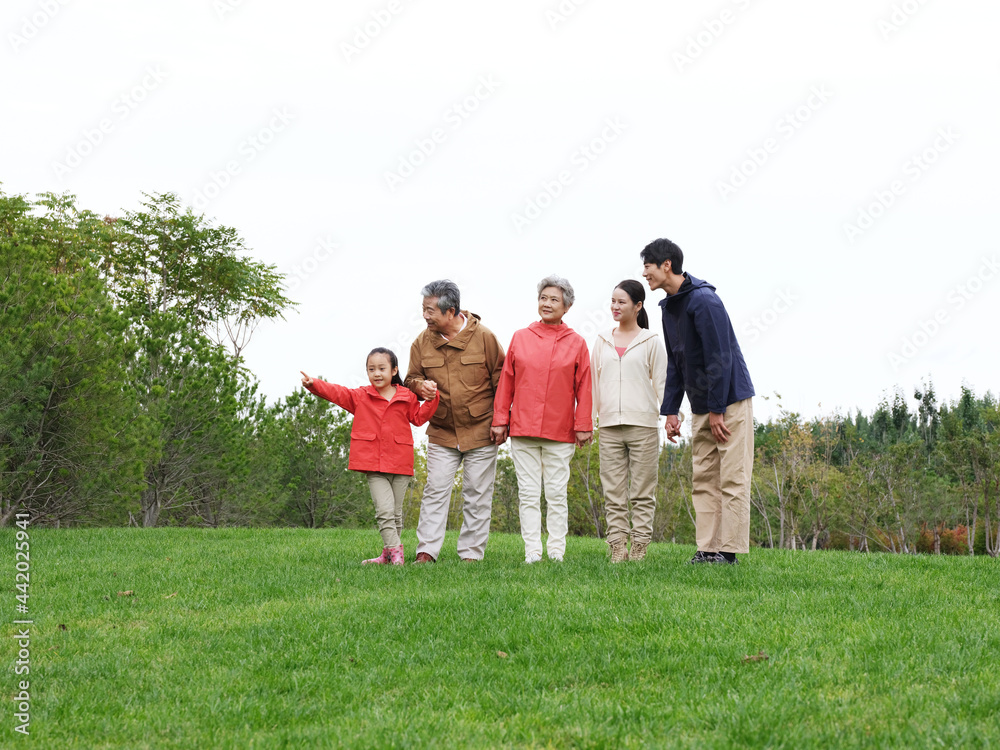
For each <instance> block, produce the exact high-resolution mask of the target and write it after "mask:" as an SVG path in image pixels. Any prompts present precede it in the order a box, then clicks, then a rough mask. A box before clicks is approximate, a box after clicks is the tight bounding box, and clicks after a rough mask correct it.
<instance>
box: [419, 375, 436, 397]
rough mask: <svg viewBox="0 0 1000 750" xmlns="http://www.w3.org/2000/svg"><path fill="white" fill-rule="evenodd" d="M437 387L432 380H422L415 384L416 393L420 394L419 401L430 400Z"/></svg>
mask: <svg viewBox="0 0 1000 750" xmlns="http://www.w3.org/2000/svg"><path fill="white" fill-rule="evenodd" d="M437 389H438V387H437V383H435V382H434V381H433V380H424V381H422V382H421V383H420V385H418V386H417V395H418V396H420V400H421V401H430V400H431V399H432V398H434V394H435V393H437Z"/></svg>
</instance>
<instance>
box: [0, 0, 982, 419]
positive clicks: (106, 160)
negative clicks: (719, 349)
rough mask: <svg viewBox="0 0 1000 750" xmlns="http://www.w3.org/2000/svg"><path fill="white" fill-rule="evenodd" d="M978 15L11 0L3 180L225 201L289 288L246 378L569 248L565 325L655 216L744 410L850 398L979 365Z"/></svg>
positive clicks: (113, 206) (489, 299) (915, 6)
mask: <svg viewBox="0 0 1000 750" xmlns="http://www.w3.org/2000/svg"><path fill="white" fill-rule="evenodd" d="M998 30H1000V4H998V3H996V2H994V1H993V0H951V2H947V3H945V2H942V1H941V0H905V2H899V1H898V0H889V1H883V0H863V1H862V0H845V1H844V2H838V3H825V2H823V3H820V2H802V0H797V1H796V2H793V1H792V0H718V1H715V0H713V1H712V2H700V1H699V2H685V3H680V2H653V1H652V0H619V1H618V2H614V3H612V2H609V1H608V0H585V1H581V0H562V2H559V1H558V0H552V1H551V2H545V1H543V2H527V1H525V0H510V1H509V2H504V3H473V2H468V0H466V2H458V0H375V1H374V2H360V1H359V2H354V1H351V0H349V1H346V2H341V3H336V4H327V3H318V2H304V1H301V0H299V1H296V0H289V1H286V2H282V3H277V2H265V1H264V0H172V1H171V2H170V3H166V2H161V3H137V2H134V1H131V0H130V1H126V0H120V1H114V0H90V1H89V2H86V1H85V0H7V1H6V2H5V3H4V4H3V8H2V10H0V32H2V33H3V37H2V39H0V57H2V58H3V61H2V65H0V84H2V91H3V92H4V107H5V109H6V111H7V115H6V116H5V117H3V118H2V119H0V143H2V144H3V150H2V162H0V183H2V185H0V187H2V189H3V190H4V192H6V193H8V194H26V195H28V196H31V195H33V194H36V193H39V192H48V191H52V192H69V193H71V194H74V195H76V196H77V199H78V204H79V205H80V206H81V207H83V208H87V209H89V210H91V211H94V212H97V213H100V214H110V215H116V214H119V215H120V214H121V213H123V212H124V211H126V210H129V209H135V208H138V206H139V204H140V202H141V200H142V194H143V193H144V192H145V193H164V192H173V193H176V194H178V195H179V196H180V198H181V200H182V201H183V202H184V203H185V204H187V205H190V206H192V207H193V208H194V210H195V211H197V212H198V213H203V214H205V215H206V216H207V217H210V218H211V220H212V221H213V222H215V223H218V224H222V225H226V226H230V227H234V228H236V229H237V230H238V231H239V233H240V234H241V236H242V237H243V238H244V240H245V241H246V244H247V247H248V248H249V249H250V252H251V254H252V255H253V256H254V257H255V258H257V259H260V260H263V261H264V262H266V263H269V264H273V265H274V266H275V267H276V268H277V269H278V270H279V271H280V272H282V273H284V274H286V275H287V283H288V288H289V292H288V294H289V296H290V297H291V298H292V299H294V300H295V302H296V303H297V306H296V307H295V308H294V309H293V310H291V311H289V312H288V314H287V315H286V317H285V319H284V320H275V321H269V322H266V323H264V324H262V325H261V326H260V327H259V328H258V330H257V331H256V333H255V334H254V337H253V339H252V341H251V342H250V344H249V346H248V347H247V348H246V350H245V352H244V355H245V361H246V365H247V367H248V368H249V369H250V370H251V371H252V372H253V373H254V374H255V375H256V376H257V378H258V379H259V380H260V384H261V391H262V392H263V393H264V394H266V395H267V396H268V398H269V400H272V401H273V400H275V399H278V398H281V397H283V396H285V395H287V394H289V393H291V392H292V391H293V390H294V389H295V388H296V387H298V381H299V377H300V376H299V374H298V372H299V370H300V369H301V370H305V371H306V372H309V373H310V374H312V375H317V376H318V375H322V376H324V377H325V378H326V379H327V380H330V381H333V382H339V383H344V384H348V385H361V384H363V383H365V382H366V381H365V375H364V365H365V356H366V354H367V352H368V351H369V350H370V349H372V348H373V347H375V346H388V347H390V348H392V349H394V350H395V351H396V352H397V354H398V355H399V357H400V364H401V366H402V368H403V369H405V367H406V359H407V354H408V350H409V344H410V342H412V340H413V338H414V337H415V336H416V335H417V334H418V333H419V332H420V331H421V330H422V329H423V322H422V320H421V318H420V305H421V297H420V289H421V287H422V286H423V285H424V284H426V283H427V282H429V281H432V280H435V279H440V278H450V279H452V280H453V281H455V282H456V283H457V284H458V285H459V287H460V289H461V292H462V306H463V307H464V308H466V309H468V310H470V311H472V312H474V313H476V314H478V315H480V316H481V317H482V320H483V324H484V325H486V326H487V327H489V328H490V329H491V330H493V331H494V333H496V335H497V337H498V338H499V339H500V341H501V342H502V343H503V344H504V345H505V346H506V344H507V343H508V342H509V341H510V337H511V335H512V334H513V332H514V331H515V330H517V329H518V328H523V327H525V326H527V325H528V324H530V323H531V322H533V321H534V320H537V318H538V316H537V305H536V302H535V298H536V284H537V282H538V281H539V280H540V279H542V278H543V277H545V276H547V275H548V274H551V273H556V274H559V275H561V276H564V277H566V278H568V279H569V280H570V282H571V283H572V284H573V286H574V287H575V290H576V303H575V305H574V306H573V307H572V309H571V310H570V311H569V313H568V314H567V315H566V318H565V322H566V323H567V324H569V325H570V326H571V327H573V328H574V329H575V330H577V331H579V332H580V333H581V334H583V335H584V337H585V338H586V339H587V341H588V343H591V342H593V340H594V338H595V336H596V333H597V332H598V331H599V330H601V329H607V328H610V327H611V326H612V320H611V316H610V311H609V299H610V295H611V292H612V290H613V288H614V287H615V285H616V284H617V283H618V282H619V281H621V280H622V279H625V278H636V279H641V276H640V274H641V270H642V267H641V261H640V259H639V252H640V251H641V250H642V248H643V247H644V246H645V245H646V244H648V243H649V242H651V241H652V240H654V239H656V238H658V237H667V238H670V239H671V240H673V241H674V242H676V243H677V244H678V245H679V246H680V247H681V248H682V249H683V251H684V253H685V264H684V267H685V270H686V271H688V272H689V273H691V274H692V275H694V276H696V277H698V278H701V279H705V280H707V281H709V282H711V283H712V284H713V285H714V286H715V287H716V288H717V291H718V294H719V296H720V297H721V299H722V300H723V302H724V303H725V305H726V307H727V309H728V311H729V315H730V317H731V319H732V321H733V325H734V327H735V330H736V333H737V337H738V339H739V342H740V345H741V348H742V350H743V354H744V357H745V359H746V362H747V365H748V368H749V370H750V373H751V377H752V379H753V381H754V385H755V388H756V391H757V394H758V398H757V399H755V404H754V408H755V416H756V417H757V418H758V419H761V420H765V419H770V418H775V417H777V416H778V415H779V413H780V410H781V409H786V410H790V411H794V412H798V413H800V414H802V415H803V416H804V417H806V418H811V417H815V416H824V415H828V414H832V413H834V412H840V413H846V412H848V411H856V410H857V409H861V410H862V411H864V412H866V413H870V412H871V411H872V410H873V409H874V408H875V407H876V406H877V404H878V402H879V399H880V398H881V397H882V395H883V394H885V393H887V392H888V393H889V394H890V396H891V393H892V391H893V389H894V388H896V387H899V388H901V389H902V391H903V392H904V394H905V395H907V396H908V397H909V396H912V392H913V389H914V388H915V387H917V386H919V385H920V383H921V382H922V381H925V380H928V379H929V380H933V383H934V385H935V388H936V390H937V392H938V394H939V396H941V397H943V398H945V399H953V398H956V397H957V396H958V394H959V389H960V387H961V386H962V385H963V384H965V385H968V386H970V387H972V388H973V389H974V390H975V391H976V392H977V393H983V392H984V391H986V390H988V389H992V390H993V392H994V393H996V392H997V390H998V386H1000V355H998V352H997V335H996V321H997V320H998V318H1000V242H998V235H1000V232H998V229H997V225H996V218H997V214H998V212H997V208H998V197H1000V180H998V179H997V174H998V167H1000V139H997V137H996V134H997V132H1000V104H998V97H997V94H998V85H997V84H998V82H1000V53H998V51H997V49H998V48H997V45H996V38H997V32H998ZM662 296H663V293H662V292H651V293H650V295H649V297H648V298H647V305H648V306H649V308H650V310H651V312H652V313H653V314H652V316H651V318H652V325H653V328H654V329H658V328H659V316H658V308H656V302H658V301H659V299H661V298H662ZM913 404H914V402H912V401H911V405H913ZM683 408H685V409H686V403H685V407H683Z"/></svg>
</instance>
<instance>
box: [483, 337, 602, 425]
mask: <svg viewBox="0 0 1000 750" xmlns="http://www.w3.org/2000/svg"><path fill="white" fill-rule="evenodd" d="M590 389H591V385H590V354H589V353H588V351H587V342H586V341H584V340H583V336H581V335H580V334H578V333H576V332H575V331H574V330H573V329H572V328H570V327H569V326H568V325H566V324H565V323H560V324H559V325H555V326H550V325H548V324H546V323H541V322H535V323H532V324H531V325H530V326H528V327H527V328H522V329H521V330H519V331H515V332H514V336H513V338H511V340H510V346H509V347H508V348H507V358H506V359H505V360H504V362H503V370H502V371H501V373H500V382H499V383H498V384H497V394H496V397H495V398H494V400H493V426H494V427H500V426H502V425H509V431H508V434H509V435H510V436H511V437H540V438H547V439H549V440H556V441H558V442H560V443H575V442H576V433H577V432H591V431H592V430H593V429H594V422H593V417H592V415H591V408H592V403H593V394H592V393H591V390H590Z"/></svg>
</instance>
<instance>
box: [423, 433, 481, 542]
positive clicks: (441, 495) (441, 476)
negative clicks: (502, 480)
mask: <svg viewBox="0 0 1000 750" xmlns="http://www.w3.org/2000/svg"><path fill="white" fill-rule="evenodd" d="M463 464H464V469H463V470H462V529H461V531H460V532H459V534H458V556H459V557H461V558H471V559H473V560H482V559H483V557H484V556H485V554H486V542H488V541H489V538H490V519H491V517H492V515H493V483H494V481H495V479H496V471H497V446H495V445H485V446H483V447H482V448H473V449H472V450H468V451H464V452H463V451H460V450H458V449H457V448H446V447H445V446H443V445H436V444H435V443H430V444H428V446H427V484H426V485H425V486H424V496H423V498H421V500H420V519H419V520H418V521H417V554H418V555H419V554H420V553H421V552H425V553H427V554H428V555H430V556H431V557H433V558H434V559H435V560H437V559H438V556H439V555H440V554H441V547H442V546H443V545H444V534H445V530H446V529H447V527H448V508H449V507H450V505H451V492H452V489H454V487H455V475H456V474H457V473H458V467H459V466H462V465H463Z"/></svg>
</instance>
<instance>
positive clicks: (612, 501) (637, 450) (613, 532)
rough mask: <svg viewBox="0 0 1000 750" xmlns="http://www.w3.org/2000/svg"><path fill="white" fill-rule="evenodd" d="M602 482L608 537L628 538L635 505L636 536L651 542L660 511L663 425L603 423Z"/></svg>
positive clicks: (634, 524) (633, 537)
mask: <svg viewBox="0 0 1000 750" xmlns="http://www.w3.org/2000/svg"><path fill="white" fill-rule="evenodd" d="M598 448H599V450H600V454H601V486H602V487H603V488H604V509H605V513H606V515H607V518H608V541H609V542H615V541H617V540H619V539H622V540H627V539H628V536H629V522H628V512H629V506H631V508H632V530H631V531H632V539H633V541H640V542H648V541H649V540H650V539H651V538H652V536H653V516H654V514H655V513H656V475H657V467H658V465H659V458H660V438H659V428H657V427H640V426H638V425H616V426H614V427H602V428H601V429H600V432H599V433H598Z"/></svg>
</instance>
